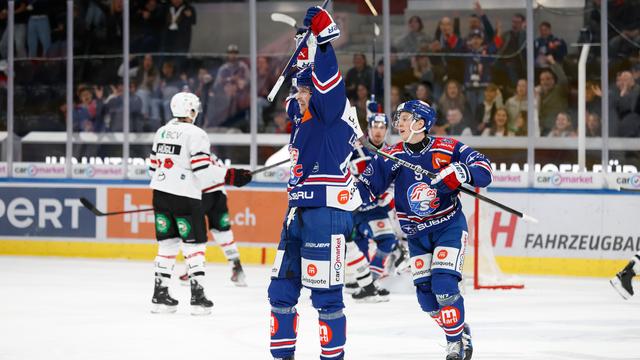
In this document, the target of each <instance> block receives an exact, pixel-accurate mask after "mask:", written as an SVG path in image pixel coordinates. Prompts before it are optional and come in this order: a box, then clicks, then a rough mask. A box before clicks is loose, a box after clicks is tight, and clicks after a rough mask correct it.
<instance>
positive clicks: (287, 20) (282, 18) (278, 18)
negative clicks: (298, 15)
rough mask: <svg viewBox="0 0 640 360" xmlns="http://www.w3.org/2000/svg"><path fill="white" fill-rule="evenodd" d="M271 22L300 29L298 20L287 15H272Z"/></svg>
mask: <svg viewBox="0 0 640 360" xmlns="http://www.w3.org/2000/svg"><path fill="white" fill-rule="evenodd" d="M271 21H275V22H280V23H283V24H287V25H289V26H291V27H293V28H294V29H297V28H298V26H297V24H296V19H294V18H292V17H291V16H289V15H287V14H283V13H271Z"/></svg>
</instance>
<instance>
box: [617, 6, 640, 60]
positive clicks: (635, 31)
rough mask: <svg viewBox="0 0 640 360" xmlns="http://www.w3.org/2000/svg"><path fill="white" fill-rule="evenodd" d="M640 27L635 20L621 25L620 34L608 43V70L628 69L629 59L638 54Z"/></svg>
mask: <svg viewBox="0 0 640 360" xmlns="http://www.w3.org/2000/svg"><path fill="white" fill-rule="evenodd" d="M638 43H640V26H638V20H637V18H636V19H634V20H633V21H630V22H628V23H625V24H623V25H622V33H620V34H619V35H617V36H616V37H614V38H613V39H611V40H610V41H609V59H610V60H609V61H611V63H610V69H614V70H618V69H620V68H621V67H628V61H629V58H630V57H632V56H633V55H636V54H637V53H638V46H637V44H638Z"/></svg>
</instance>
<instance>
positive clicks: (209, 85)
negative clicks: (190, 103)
mask: <svg viewBox="0 0 640 360" xmlns="http://www.w3.org/2000/svg"><path fill="white" fill-rule="evenodd" d="M191 88H192V89H194V91H193V93H194V94H196V95H197V96H198V97H199V98H200V103H201V104H202V112H201V113H200V114H199V115H198V119H197V121H199V123H200V124H202V123H204V122H205V120H204V119H206V118H207V114H208V112H209V111H210V110H211V106H212V104H211V103H212V101H213V97H214V96H215V93H214V90H213V76H211V74H210V73H209V70H207V69H206V68H204V67H201V68H200V69H198V76H197V78H196V79H195V83H194V84H193V86H192V87H191Z"/></svg>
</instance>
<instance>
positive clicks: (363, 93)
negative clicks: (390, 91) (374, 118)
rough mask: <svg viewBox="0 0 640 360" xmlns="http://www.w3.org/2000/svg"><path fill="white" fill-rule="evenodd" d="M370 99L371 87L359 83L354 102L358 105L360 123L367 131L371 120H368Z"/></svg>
mask: <svg viewBox="0 0 640 360" xmlns="http://www.w3.org/2000/svg"><path fill="white" fill-rule="evenodd" d="M369 99H370V97H369V88H368V87H367V86H365V85H363V84H358V88H357V90H356V98H355V99H354V100H355V101H354V102H353V104H354V106H355V107H356V111H357V113H358V122H359V123H360V128H361V129H362V131H364V132H365V133H366V132H367V128H368V127H369V122H368V121H367V101H368V100H369Z"/></svg>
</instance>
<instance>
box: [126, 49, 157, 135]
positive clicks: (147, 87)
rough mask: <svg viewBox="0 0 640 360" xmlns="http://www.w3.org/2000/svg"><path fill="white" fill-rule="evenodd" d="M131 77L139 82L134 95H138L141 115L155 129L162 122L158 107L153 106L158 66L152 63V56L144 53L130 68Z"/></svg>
mask: <svg viewBox="0 0 640 360" xmlns="http://www.w3.org/2000/svg"><path fill="white" fill-rule="evenodd" d="M129 74H130V76H131V78H133V79H135V81H136V83H137V84H139V86H138V90H137V91H136V95H138V97H140V101H141V102H142V110H141V112H142V115H143V116H144V117H145V118H146V119H149V122H150V124H151V125H150V126H151V128H152V129H157V128H159V127H160V124H161V123H162V116H161V115H160V111H159V107H158V106H154V103H153V96H154V91H155V89H157V88H158V86H159V85H160V76H159V74H158V68H156V66H155V64H154V63H153V56H151V54H146V55H145V56H144V57H143V59H142V64H138V65H137V66H136V67H134V68H133V69H131V70H130V73H129Z"/></svg>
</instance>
